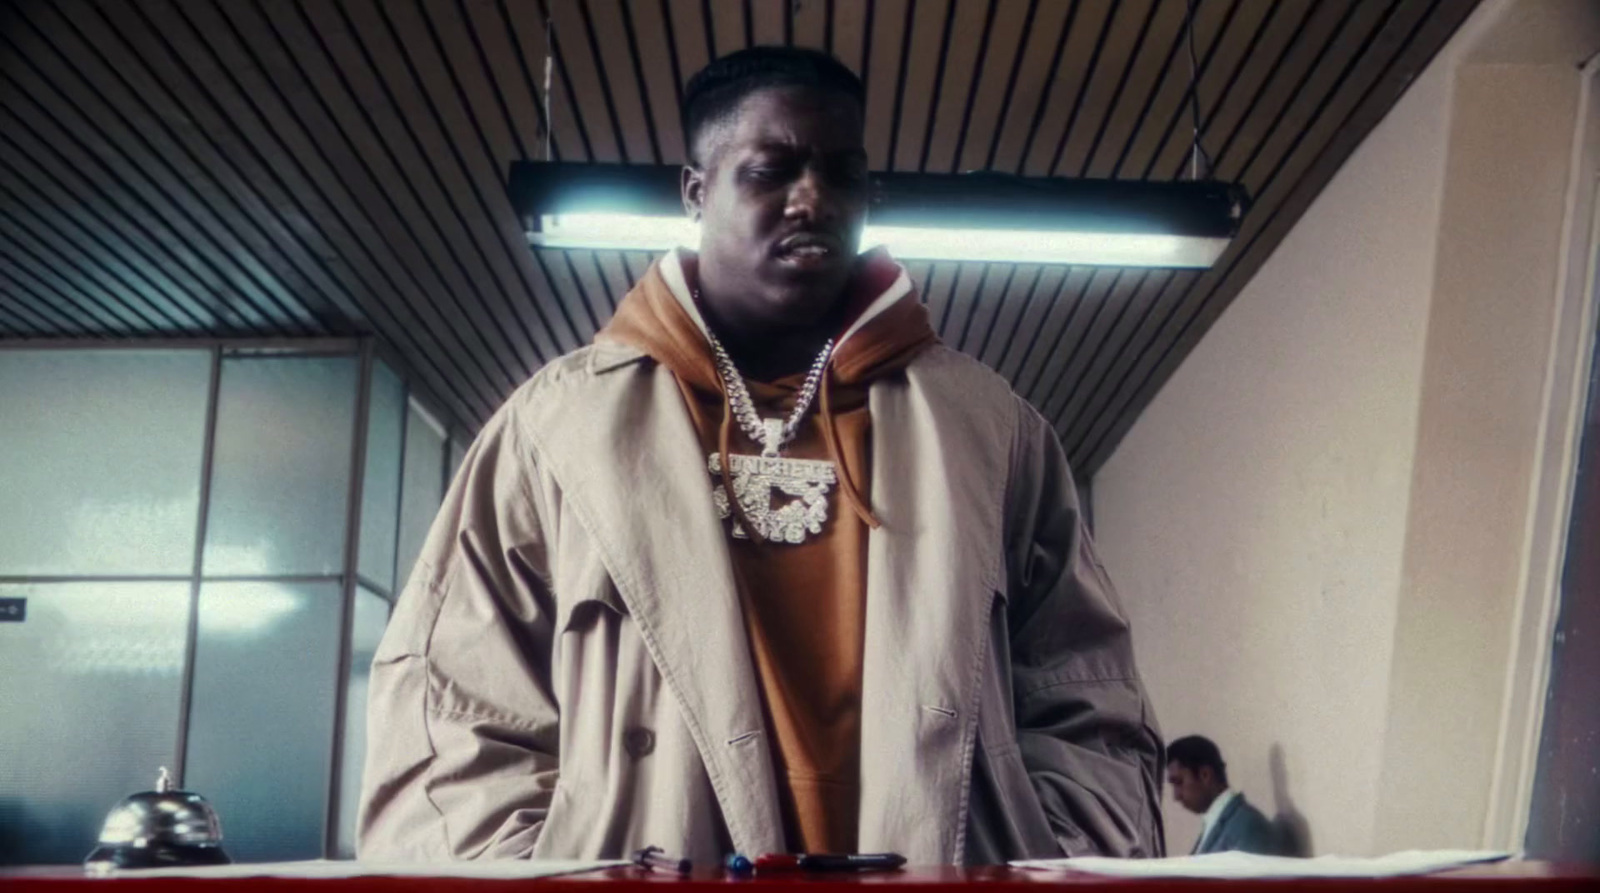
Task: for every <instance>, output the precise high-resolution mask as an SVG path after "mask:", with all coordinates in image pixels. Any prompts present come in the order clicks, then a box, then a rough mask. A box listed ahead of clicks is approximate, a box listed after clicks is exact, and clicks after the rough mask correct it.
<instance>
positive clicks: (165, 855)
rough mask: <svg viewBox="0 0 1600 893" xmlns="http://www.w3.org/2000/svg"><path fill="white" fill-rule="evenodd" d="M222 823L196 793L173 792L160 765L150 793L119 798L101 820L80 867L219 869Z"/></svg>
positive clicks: (224, 859)
mask: <svg viewBox="0 0 1600 893" xmlns="http://www.w3.org/2000/svg"><path fill="white" fill-rule="evenodd" d="M221 843H222V823H221V822H220V821H219V820H218V819H217V814H216V812H215V811H214V810H212V808H211V804H209V803H207V802H206V799H205V798H204V797H202V796H200V795H199V794H196V793H193V792H190V791H179V790H174V789H173V787H172V775H171V773H169V772H168V771H167V768H166V767H165V766H163V767H161V772H160V775H159V776H158V777H157V778H156V789H155V790H153V791H141V792H139V793H137V794H131V795H129V796H128V797H126V798H124V799H123V801H122V802H121V803H118V804H117V805H116V806H114V807H112V809H111V812H110V813H109V814H107V815H106V821H105V825H104V826H103V827H102V828H101V830H100V841H99V845H98V846H97V847H96V848H95V851H94V852H93V853H90V854H89V858H88V859H86V860H85V865H86V867H88V868H89V869H90V870H91V871H103V870H108V869H112V868H152V867H157V866H171V865H195V864H221V863H226V862H227V861H228V858H227V855H226V854H224V853H223V851H222V847H221Z"/></svg>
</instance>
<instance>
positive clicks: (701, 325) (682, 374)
mask: <svg viewBox="0 0 1600 893" xmlns="http://www.w3.org/2000/svg"><path fill="white" fill-rule="evenodd" d="M696 263H697V258H696V257H695V255H694V253H693V252H690V251H686V250H683V249H678V250H675V251H670V252H668V253H667V254H666V255H664V256H663V257H662V258H661V259H660V260H658V261H656V262H655V263H654V264H652V265H651V266H650V269H649V271H648V272H646V273H645V275H644V277H643V278H641V279H640V280H639V283H638V285H636V286H634V288H633V290H632V291H630V292H628V294H627V296H626V297H625V298H623V300H622V303H621V304H619V305H618V306H617V311H616V314H615V315H614V316H613V317H612V319H611V321H610V322H609V323H607V324H606V326H605V328H604V329H602V330H601V331H600V332H599V333H598V334H597V335H596V336H595V340H597V341H601V340H606V341H614V342H619V343H622V344H626V345H629V346H631V347H634V348H637V349H638V350H641V351H643V352H644V353H645V354H647V355H649V356H650V357H651V358H652V359H654V360H655V361H656V362H658V363H660V364H661V365H663V366H665V367H667V368H668V369H669V370H671V371H672V373H673V374H674V375H675V376H677V378H678V380H679V381H680V382H682V383H683V384H685V385H688V386H690V387H692V388H693V389H695V390H697V391H700V392H702V393H710V394H716V395H719V396H720V397H721V399H722V401H723V422H722V428H723V432H722V438H721V442H722V452H724V453H726V452H728V449H727V447H728V443H729V439H730V433H729V430H728V429H729V428H731V421H732V418H731V417H732V413H731V412H729V410H728V406H727V389H726V387H725V386H724V383H723V381H722V379H721V376H720V375H719V374H718V373H717V366H716V361H715V359H714V357H713V354H712V352H711V344H710V342H709V341H708V340H707V338H706V333H707V332H708V329H707V326H706V323H705V319H704V317H703V316H702V315H701V313H700V309H699V308H698V307H697V306H696V305H695V301H694V290H695V289H694V285H693V283H694V282H695V281H696V280H695V268H696ZM849 290H850V291H849V294H848V296H847V297H846V299H845V300H846V301H847V302H849V303H848V307H849V310H848V311H847V312H846V314H845V319H847V320H848V322H847V323H846V324H845V327H844V330H843V331H841V332H840V333H839V336H838V337H837V338H836V339H835V343H834V350H833V356H832V357H831V358H830V360H829V362H828V367H827V370H826V372H825V374H824V375H823V378H822V386H821V388H820V394H819V399H818V405H817V407H816V410H815V411H816V412H818V413H819V415H820V416H821V420H822V430H823V436H824V439H825V440H826V441H827V443H828V452H829V456H830V458H831V459H832V460H833V461H834V464H835V466H836V467H837V468H838V469H839V471H840V489H841V491H843V493H844V496H845V499H846V501H847V502H848V503H849V504H850V505H851V507H852V508H853V509H855V510H856V512H857V513H858V514H860V515H861V516H862V519H863V520H864V521H866V522H867V523H868V524H869V525H870V526H872V527H877V526H878V522H877V519H876V518H874V517H873V516H872V513H871V511H870V509H868V508H867V506H866V503H865V500H864V499H863V498H862V496H861V493H860V492H859V491H858V490H857V488H856V486H855V483H854V481H852V480H851V476H850V474H849V473H848V471H847V469H846V466H845V463H844V462H843V461H842V459H841V457H840V455H839V445H838V440H837V438H838V435H837V430H836V426H835V425H834V419H833V412H834V406H835V404H837V403H841V402H843V403H846V404H848V403H851V402H856V401H863V400H865V395H866V386H867V385H869V384H871V383H872V382H873V381H874V380H876V379H879V378H882V377H884V376H886V375H889V374H892V373H895V372H898V371H900V370H902V369H904V368H905V367H906V366H907V365H908V364H910V362H911V361H912V360H913V359H915V358H916V356H917V354H919V353H921V352H922V351H923V350H924V349H926V348H927V347H928V346H930V345H932V344H935V343H937V342H938V340H939V338H938V335H936V334H935V333H934V331H933V327H932V325H930V324H929V321H928V312H927V308H925V307H923V305H922V303H921V301H919V300H918V298H917V294H916V290H915V289H914V288H913V287H912V285H911V277H910V276H909V275H907V273H906V271H905V269H904V268H903V267H901V266H900V265H899V264H898V263H895V261H894V260H893V259H892V258H890V257H889V255H888V253H887V252H885V251H883V250H882V249H875V250H873V251H870V252H867V253H865V254H863V255H862V256H861V262H860V264H859V266H858V268H857V272H856V274H855V276H854V277H853V278H852V280H851V283H850V286H849ZM804 379H805V374H804V373H798V374H795V375H791V376H787V377H785V378H782V379H779V380H777V381H773V382H759V381H749V380H747V381H746V386H747V387H748V388H749V389H750V392H751V395H752V396H753V397H754V398H755V399H756V400H757V401H758V402H763V401H765V402H770V401H772V400H774V399H777V398H780V397H785V396H792V395H793V394H794V393H795V392H797V391H798V390H799V388H800V385H801V384H802V383H803V381H804ZM737 504H738V503H737V500H734V505H737ZM746 527H747V529H748V525H746Z"/></svg>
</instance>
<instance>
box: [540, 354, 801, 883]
mask: <svg viewBox="0 0 1600 893" xmlns="http://www.w3.org/2000/svg"><path fill="white" fill-rule="evenodd" d="M641 358H642V355H641V354H640V353H639V352H638V351H637V350H634V349H632V348H623V347H618V346H612V347H607V348H604V349H597V350H596V353H595V365H594V367H593V371H595V372H596V373H597V375H596V377H595V379H593V382H592V386H593V387H595V388H597V389H598V390H599V391H600V392H598V393H596V394H595V395H594V396H595V405H597V406H605V407H608V409H607V410H605V411H601V412H593V413H585V414H582V415H581V416H579V417H576V418H570V419H562V420H559V421H557V424H558V425H560V426H561V429H562V430H561V433H560V436H559V437H552V438H548V439H546V440H545V441H544V442H545V444H547V445H548V447H549V449H550V451H552V452H553V455H548V456H545V457H543V458H544V459H545V461H547V462H549V463H550V464H551V465H552V467H553V469H554V470H555V472H556V475H557V480H560V481H562V482H563V494H564V495H563V498H565V499H566V500H568V502H569V503H570V504H571V508H572V509H573V511H574V514H575V515H576V517H578V518H579V519H580V522H581V523H582V524H583V526H584V528H585V532H586V533H587V534H588V535H589V537H590V539H591V540H592V541H593V542H594V543H595V544H596V546H597V548H598V549H599V551H600V553H601V556H602V559H603V560H604V562H605V566H606V569H607V570H608V571H609V573H610V575H611V578H612V580H613V582H614V583H615V584H616V587H617V592H618V594H619V595H620V596H621V598H622V601H623V603H624V604H625V605H626V606H627V608H628V611H629V613H630V614H631V616H632V618H633V621H634V623H635V624H636V625H637V627H638V629H639V634H640V637H641V638H642V639H643V641H644V643H645V647H646V648H647V649H648V650H649V652H650V656H651V659H652V660H654V662H655V664H656V666H657V668H658V669H659V671H660V673H661V676H662V678H663V681H664V682H665V684H666V686H667V688H668V689H669V690H670V691H671V692H672V694H673V696H674V697H675V698H676V699H677V702H678V704H679V706H680V707H681V709H682V711H683V718H684V721H685V722H686V723H687V725H688V727H689V730H690V732H691V734H692V735H693V737H694V741H695V745H696V747H697V748H698V749H699V751H700V756H701V758H702V760H703V761H704V763H705V767H706V771H707V773H708V774H709V776H710V779H711V785H712V788H713V790H715V792H716V795H717V801H718V803H719V804H720V806H721V808H722V813H723V819H724V821H725V822H726V823H727V826H728V831H729V834H730V835H731V837H732V842H733V845H734V846H735V847H736V848H737V849H738V850H739V851H740V852H746V853H763V852H782V851H783V850H784V844H783V821H782V818H781V816H780V814H779V812H778V799H777V787H776V784H775V782H774V775H773V767H772V757H771V752H770V743H769V742H768V740H767V733H766V731H765V722H764V719H763V716H762V711H761V700H760V694H759V692H758V689H757V686H756V681H755V679H756V677H755V671H754V667H753V664H752V661H751V658H750V649H749V643H748V637H747V634H746V632H745V628H744V621H743V613H742V610H741V608H740V605H739V598H738V593H737V591H736V590H735V588H734V580H733V572H732V565H731V563H730V561H729V556H728V547H727V541H726V539H725V534H724V532H723V525H722V523H721V522H720V521H719V520H718V519H717V516H716V510H715V507H714V505H713V503H712V499H711V478H710V474H709V472H708V471H707V470H706V467H705V466H706V457H705V456H704V455H703V454H702V453H701V452H700V443H699V439H698V438H697V437H696V435H695V432H694V429H693V427H692V424H691V422H690V420H689V415H688V411H687V410H686V409H685V408H684V406H683V397H682V395H681V393H680V392H679V390H678V387H677V385H676V383H675V382H674V381H673V378H672V375H671V373H670V372H668V371H667V370H665V369H663V368H661V367H659V366H657V365H656V364H654V363H653V362H650V361H647V360H641ZM609 407H616V409H610V408H609Z"/></svg>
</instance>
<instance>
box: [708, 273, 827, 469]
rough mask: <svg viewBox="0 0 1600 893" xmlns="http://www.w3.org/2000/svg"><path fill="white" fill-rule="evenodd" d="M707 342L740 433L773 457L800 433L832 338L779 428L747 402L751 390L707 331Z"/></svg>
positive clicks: (730, 359)
mask: <svg viewBox="0 0 1600 893" xmlns="http://www.w3.org/2000/svg"><path fill="white" fill-rule="evenodd" d="M694 297H695V302H696V303H699V299H700V294H699V292H696V293H695V296H694ZM706 340H707V341H709V342H710V343H711V353H712V354H713V355H714V356H715V358H716V362H717V373H718V374H719V375H721V376H722V382H723V384H724V385H725V386H726V387H727V389H728V405H729V406H730V407H731V408H732V409H733V418H734V420H735V421H737V422H738V423H739V430H741V431H743V432H744V433H745V436H746V437H749V438H750V439H751V440H752V441H754V442H756V443H759V444H761V455H763V456H766V457H768V458H772V457H775V456H777V455H778V451H779V450H781V449H783V447H784V445H785V444H787V443H788V442H789V441H791V440H794V437H795V434H796V432H798V431H799V430H800V422H801V421H802V420H803V419H805V415H806V412H807V411H808V410H809V409H810V408H811V401H813V400H815V399H816V397H817V388H818V386H820V385H821V383H822V375H823V373H824V372H826V371H827V368H828V360H830V359H832V357H833V339H832V338H829V339H828V341H827V343H825V344H823V345H822V352H821V353H819V354H817V358H816V360H815V361H813V362H812V364H811V371H810V372H808V373H807V374H806V380H805V381H804V382H803V383H802V384H801V385H800V391H799V393H797V394H796V395H795V400H794V409H793V410H792V411H791V412H790V413H789V418H787V419H785V420H784V422H783V424H782V425H781V426H780V425H778V424H777V421H778V420H777V419H772V420H771V421H770V422H763V421H762V419H761V416H760V415H758V414H757V413H756V405H755V401H754V400H752V399H750V389H749V388H747V387H745V383H744V378H743V377H742V376H741V375H739V368H738V367H737V366H735V365H734V364H733V359H732V358H731V357H729V356H728V351H727V350H726V349H724V348H723V346H722V342H721V341H718V340H717V336H716V335H713V334H712V333H711V330H710V329H709V328H707V329H706Z"/></svg>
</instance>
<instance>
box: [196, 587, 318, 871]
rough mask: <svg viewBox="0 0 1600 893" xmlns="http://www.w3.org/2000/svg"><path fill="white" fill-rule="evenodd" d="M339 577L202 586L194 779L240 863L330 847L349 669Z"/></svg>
mask: <svg viewBox="0 0 1600 893" xmlns="http://www.w3.org/2000/svg"><path fill="white" fill-rule="evenodd" d="M339 589H340V587H339V584H338V583H301V584H293V583H282V582H262V583H254V582H252V583H206V584H204V585H203V586H202V587H201V589H200V624H199V636H198V638H197V640H196V642H195V652H194V694H193V700H192V701H191V702H190V707H189V761H188V768H187V769H186V770H185V772H184V784H185V785H186V786H187V787H188V788H189V789H191V790H194V791H198V792H200V793H201V794H203V795H205V796H206V797H207V798H208V799H210V800H211V804H212V805H213V806H215V807H216V809H217V814H218V815H219V816H220V817H221V818H222V823H223V825H222V827H223V833H224V834H225V835H226V837H227V846H226V849H227V850H228V855H230V856H231V857H233V859H234V860H235V861H238V862H267V861H274V860H286V859H305V858H315V857H316V856H317V855H319V854H320V853H321V852H322V828H323V821H324V819H323V815H324V813H325V811H326V804H327V796H328V773H329V772H330V762H329V759H328V746H329V742H331V741H332V740H333V713H334V709H333V707H334V685H335V682H336V678H337V669H338V666H339V616H340V611H341V607H342V606H341V604H340V591H339Z"/></svg>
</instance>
